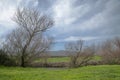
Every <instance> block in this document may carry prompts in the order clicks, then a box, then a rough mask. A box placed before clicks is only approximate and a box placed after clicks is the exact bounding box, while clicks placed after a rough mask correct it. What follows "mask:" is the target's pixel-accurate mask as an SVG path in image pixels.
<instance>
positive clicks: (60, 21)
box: [53, 0, 90, 25]
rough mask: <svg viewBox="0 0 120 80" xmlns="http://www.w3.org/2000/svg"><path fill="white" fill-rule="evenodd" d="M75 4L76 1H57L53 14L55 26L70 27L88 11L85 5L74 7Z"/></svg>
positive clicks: (87, 6)
mask: <svg viewBox="0 0 120 80" xmlns="http://www.w3.org/2000/svg"><path fill="white" fill-rule="evenodd" d="M75 2H76V0H58V1H57V2H56V3H55V5H54V6H53V12H54V19H55V22H56V25H70V24H72V23H73V22H74V21H76V20H77V19H78V18H80V17H82V16H83V15H84V14H85V13H87V12H88V11H89V10H90V9H89V8H90V7H89V5H87V4H84V5H80V6H78V7H74V6H73V4H74V3H75Z"/></svg>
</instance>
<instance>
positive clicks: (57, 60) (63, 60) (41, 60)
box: [35, 56, 101, 63]
mask: <svg viewBox="0 0 120 80" xmlns="http://www.w3.org/2000/svg"><path fill="white" fill-rule="evenodd" d="M92 60H95V61H99V60H101V57H100V56H94V57H93V59H92ZM69 61H70V58H69V57H51V58H48V62H51V63H52V62H69ZM35 62H44V59H37V60H35Z"/></svg>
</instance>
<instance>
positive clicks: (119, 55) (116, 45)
mask: <svg viewBox="0 0 120 80" xmlns="http://www.w3.org/2000/svg"><path fill="white" fill-rule="evenodd" d="M101 50H102V59H103V61H104V63H107V64H120V38H115V39H111V40H107V41H105V42H104V43H103V44H102V46H101Z"/></svg>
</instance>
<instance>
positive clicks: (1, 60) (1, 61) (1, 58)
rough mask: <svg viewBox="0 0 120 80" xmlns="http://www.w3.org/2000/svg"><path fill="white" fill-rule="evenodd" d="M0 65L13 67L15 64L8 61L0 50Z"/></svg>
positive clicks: (11, 60)
mask: <svg viewBox="0 0 120 80" xmlns="http://www.w3.org/2000/svg"><path fill="white" fill-rule="evenodd" d="M0 65H4V66H15V62H14V60H13V59H10V57H9V56H8V55H7V53H6V52H5V51H3V50H0Z"/></svg>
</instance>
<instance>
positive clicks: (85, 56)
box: [65, 40, 92, 67]
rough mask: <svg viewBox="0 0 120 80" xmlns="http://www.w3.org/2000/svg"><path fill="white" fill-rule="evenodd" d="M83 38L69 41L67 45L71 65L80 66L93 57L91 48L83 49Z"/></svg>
mask: <svg viewBox="0 0 120 80" xmlns="http://www.w3.org/2000/svg"><path fill="white" fill-rule="evenodd" d="M83 44H84V41H83V40H79V41H77V42H69V43H67V44H66V45H65V48H66V50H67V53H68V55H69V57H70V66H71V67H78V66H81V65H83V64H85V63H87V62H88V61H89V60H90V59H91V57H92V52H90V48H85V49H83Z"/></svg>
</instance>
